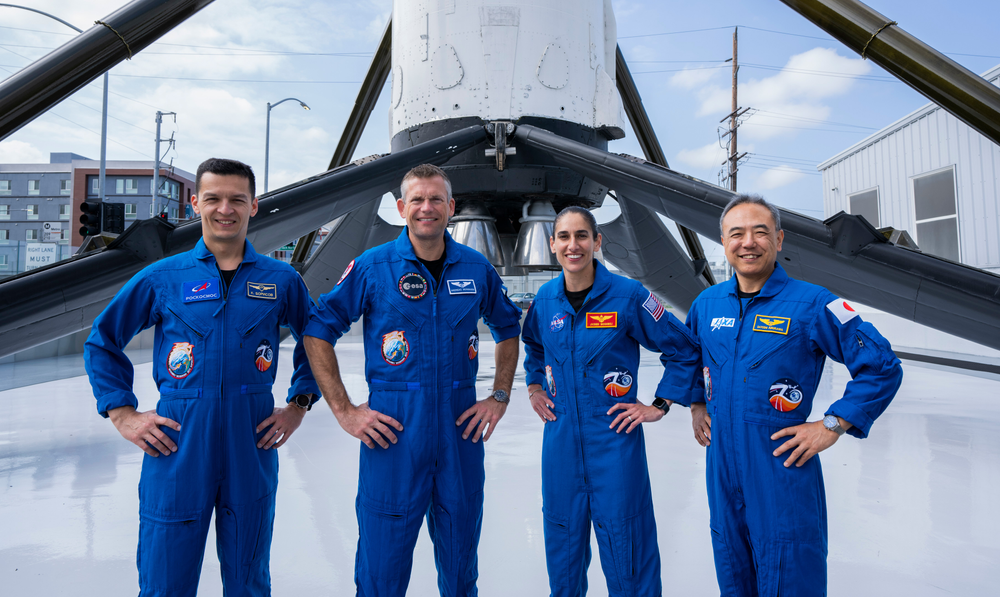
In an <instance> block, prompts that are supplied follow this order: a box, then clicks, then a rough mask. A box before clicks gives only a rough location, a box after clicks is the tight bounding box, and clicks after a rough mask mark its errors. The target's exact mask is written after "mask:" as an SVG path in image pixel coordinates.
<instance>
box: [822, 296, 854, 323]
mask: <svg viewBox="0 0 1000 597" xmlns="http://www.w3.org/2000/svg"><path fill="white" fill-rule="evenodd" d="M826 308H827V309H829V310H830V312H831V313H833V315H834V316H835V317H836V318H837V321H839V322H840V325H844V324H845V323H847V322H848V321H850V320H852V319H854V318H855V317H857V316H858V312H857V311H855V310H854V308H853V307H851V306H850V305H848V304H847V301H845V300H844V299H842V298H839V299H837V300H834V301H830V302H829V303H827V305H826Z"/></svg>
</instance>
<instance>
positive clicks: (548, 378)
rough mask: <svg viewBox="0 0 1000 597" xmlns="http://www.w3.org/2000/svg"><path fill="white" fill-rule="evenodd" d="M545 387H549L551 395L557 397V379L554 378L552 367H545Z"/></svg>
mask: <svg viewBox="0 0 1000 597" xmlns="http://www.w3.org/2000/svg"><path fill="white" fill-rule="evenodd" d="M545 385H547V386H549V394H552V397H553V398H555V397H556V378H555V377H553V376H552V367H550V366H548V365H546V366H545Z"/></svg>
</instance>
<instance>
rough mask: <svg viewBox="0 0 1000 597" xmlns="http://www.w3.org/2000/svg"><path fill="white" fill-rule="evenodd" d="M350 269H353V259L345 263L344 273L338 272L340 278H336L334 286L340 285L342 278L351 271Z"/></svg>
mask: <svg viewBox="0 0 1000 597" xmlns="http://www.w3.org/2000/svg"><path fill="white" fill-rule="evenodd" d="M352 269H354V260H353V259H351V262H350V263H348V264H347V269H345V270H344V273H342V274H340V279H339V280H337V283H336V284H335V286H340V283H341V282H343V281H344V278H346V277H347V274H349V273H351V270H352Z"/></svg>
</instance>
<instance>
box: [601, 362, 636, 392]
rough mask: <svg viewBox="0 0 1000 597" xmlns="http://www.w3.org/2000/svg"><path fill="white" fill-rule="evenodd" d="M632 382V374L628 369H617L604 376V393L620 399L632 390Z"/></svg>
mask: <svg viewBox="0 0 1000 597" xmlns="http://www.w3.org/2000/svg"><path fill="white" fill-rule="evenodd" d="M632 381H633V377H632V373H631V372H630V371H629V370H628V369H625V368H624V367H615V368H613V369H612V370H611V371H608V372H607V373H605V374H604V391H605V392H607V393H608V394H611V395H612V396H614V397H615V398H619V397H621V396H624V395H625V394H628V391H629V390H630V389H632Z"/></svg>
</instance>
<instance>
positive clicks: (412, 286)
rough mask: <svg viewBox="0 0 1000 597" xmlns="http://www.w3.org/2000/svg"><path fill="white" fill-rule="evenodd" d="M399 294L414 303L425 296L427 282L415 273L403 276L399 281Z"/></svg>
mask: <svg viewBox="0 0 1000 597" xmlns="http://www.w3.org/2000/svg"><path fill="white" fill-rule="evenodd" d="M399 294H401V295H403V296H405V297H406V298H408V299H411V300H414V301H415V300H417V299H421V298H424V295H425V294H427V280H425V279H424V277H423V276H421V275H420V274H418V273H416V272H410V273H408V274H403V277H402V278H400V279H399Z"/></svg>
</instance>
